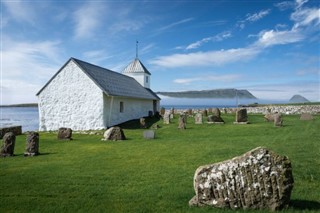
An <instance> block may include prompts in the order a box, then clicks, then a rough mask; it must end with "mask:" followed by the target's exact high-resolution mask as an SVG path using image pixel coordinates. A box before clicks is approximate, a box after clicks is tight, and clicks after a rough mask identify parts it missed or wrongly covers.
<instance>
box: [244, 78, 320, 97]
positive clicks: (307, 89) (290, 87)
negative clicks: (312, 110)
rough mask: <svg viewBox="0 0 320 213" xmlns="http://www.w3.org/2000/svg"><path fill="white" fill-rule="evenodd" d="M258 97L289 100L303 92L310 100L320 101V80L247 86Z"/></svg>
mask: <svg viewBox="0 0 320 213" xmlns="http://www.w3.org/2000/svg"><path fill="white" fill-rule="evenodd" d="M245 88H246V89H248V90H249V91H250V92H252V93H253V94H254V95H255V96H256V97H258V98H260V99H265V100H275V99H277V100H284V101H288V100H289V99H290V98H291V97H292V96H293V95H296V94H301V95H303V96H304V97H306V98H307V99H308V100H310V101H320V92H319V82H304V81H300V82H291V83H283V84H266V85H263V84H261V85H255V86H247V87H245Z"/></svg>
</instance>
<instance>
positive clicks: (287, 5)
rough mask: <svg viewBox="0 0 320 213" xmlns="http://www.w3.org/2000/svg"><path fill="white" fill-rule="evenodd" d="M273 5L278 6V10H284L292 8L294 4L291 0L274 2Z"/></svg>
mask: <svg viewBox="0 0 320 213" xmlns="http://www.w3.org/2000/svg"><path fill="white" fill-rule="evenodd" d="M274 6H275V7H277V8H279V10H281V11H284V10H287V9H291V8H293V7H294V6H295V3H294V2H293V1H283V2H279V3H276V4H274Z"/></svg>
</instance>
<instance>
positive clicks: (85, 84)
mask: <svg viewBox="0 0 320 213" xmlns="http://www.w3.org/2000/svg"><path fill="white" fill-rule="evenodd" d="M38 98H39V114H40V129H41V130H56V129H58V128H60V127H63V126H68V127H71V128H72V129H75V130H78V129H92V128H94V129H101V128H104V124H103V119H102V117H103V92H102V91H101V90H100V88H99V87H97V85H96V84H95V83H94V82H93V81H92V80H91V79H90V78H89V77H88V76H87V75H86V74H85V73H84V72H83V71H82V70H81V69H80V68H79V66H78V65H77V64H75V63H74V62H73V61H69V62H68V63H67V64H66V65H65V66H63V67H62V68H61V69H60V70H59V71H58V72H57V73H56V75H55V76H54V78H52V79H51V80H50V81H49V83H48V84H47V85H46V86H45V87H44V88H43V89H42V90H41V92H40V93H39V94H38ZM93 103H94V104H93Z"/></svg>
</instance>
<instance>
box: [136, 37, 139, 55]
mask: <svg viewBox="0 0 320 213" xmlns="http://www.w3.org/2000/svg"><path fill="white" fill-rule="evenodd" d="M138 43H139V42H138V40H136V58H138Z"/></svg>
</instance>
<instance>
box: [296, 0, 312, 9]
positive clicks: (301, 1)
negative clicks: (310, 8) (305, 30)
mask: <svg viewBox="0 0 320 213" xmlns="http://www.w3.org/2000/svg"><path fill="white" fill-rule="evenodd" d="M308 1H309V0H296V8H297V9H299V8H300V7H302V5H304V4H305V3H307V2H308Z"/></svg>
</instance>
